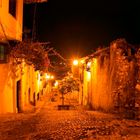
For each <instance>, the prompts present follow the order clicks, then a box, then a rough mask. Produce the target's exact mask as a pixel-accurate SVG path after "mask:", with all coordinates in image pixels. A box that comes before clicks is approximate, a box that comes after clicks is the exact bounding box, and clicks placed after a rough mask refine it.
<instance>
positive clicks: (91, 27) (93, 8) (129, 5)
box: [24, 0, 140, 58]
mask: <svg viewBox="0 0 140 140" xmlns="http://www.w3.org/2000/svg"><path fill="white" fill-rule="evenodd" d="M32 17H33V5H26V6H25V8H24V25H25V26H27V27H31V24H32ZM36 37H37V40H39V41H45V42H46V41H49V42H51V47H54V48H55V49H56V50H57V51H58V52H59V53H60V54H62V56H64V57H67V58H71V57H74V56H85V55H87V54H91V53H92V52H94V51H95V50H96V48H97V47H99V46H108V45H109V44H110V42H111V41H113V40H115V39H118V38H125V39H126V40H127V41H128V42H129V43H132V44H140V1H139V0H131V1H128V0H127V1H126V0H84V1H83V0H48V2H47V3H42V4H38V5H37V11H36Z"/></svg>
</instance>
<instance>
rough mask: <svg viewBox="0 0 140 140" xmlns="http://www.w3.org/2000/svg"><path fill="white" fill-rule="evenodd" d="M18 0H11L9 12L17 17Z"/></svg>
mask: <svg viewBox="0 0 140 140" xmlns="http://www.w3.org/2000/svg"><path fill="white" fill-rule="evenodd" d="M16 1H17V0H9V13H10V14H11V15H12V16H13V17H16Z"/></svg>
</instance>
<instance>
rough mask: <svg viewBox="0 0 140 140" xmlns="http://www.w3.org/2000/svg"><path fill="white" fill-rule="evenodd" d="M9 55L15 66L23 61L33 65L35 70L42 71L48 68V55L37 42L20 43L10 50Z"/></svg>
mask: <svg viewBox="0 0 140 140" xmlns="http://www.w3.org/2000/svg"><path fill="white" fill-rule="evenodd" d="M10 55H11V56H12V58H14V59H15V62H16V63H17V64H20V63H22V61H23V60H24V61H25V62H26V63H27V64H29V65H34V68H35V70H40V71H44V70H45V69H46V68H47V67H48V66H49V59H48V54H47V52H46V51H45V49H44V46H43V45H41V44H40V43H39V42H36V43H30V42H20V43H18V44H17V45H16V46H15V47H13V49H12V50H11V53H10Z"/></svg>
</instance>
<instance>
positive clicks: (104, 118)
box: [0, 100, 140, 140]
mask: <svg viewBox="0 0 140 140" xmlns="http://www.w3.org/2000/svg"><path fill="white" fill-rule="evenodd" d="M57 105H58V102H50V101H49V102H48V101H47V100H46V102H45V104H43V106H42V107H41V108H40V109H39V110H38V111H36V112H29V113H20V114H15V115H13V114H9V115H7V116H6V115H5V116H0V140H94V139H99V140H100V139H101V140H126V139H130V140H131V139H132V140H140V122H139V121H134V120H133V121H132V120H124V119H117V118H116V117H114V116H113V115H108V114H103V113H99V112H95V111H85V110H83V109H80V107H78V106H76V107H74V108H71V109H70V110H58V109H57Z"/></svg>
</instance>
